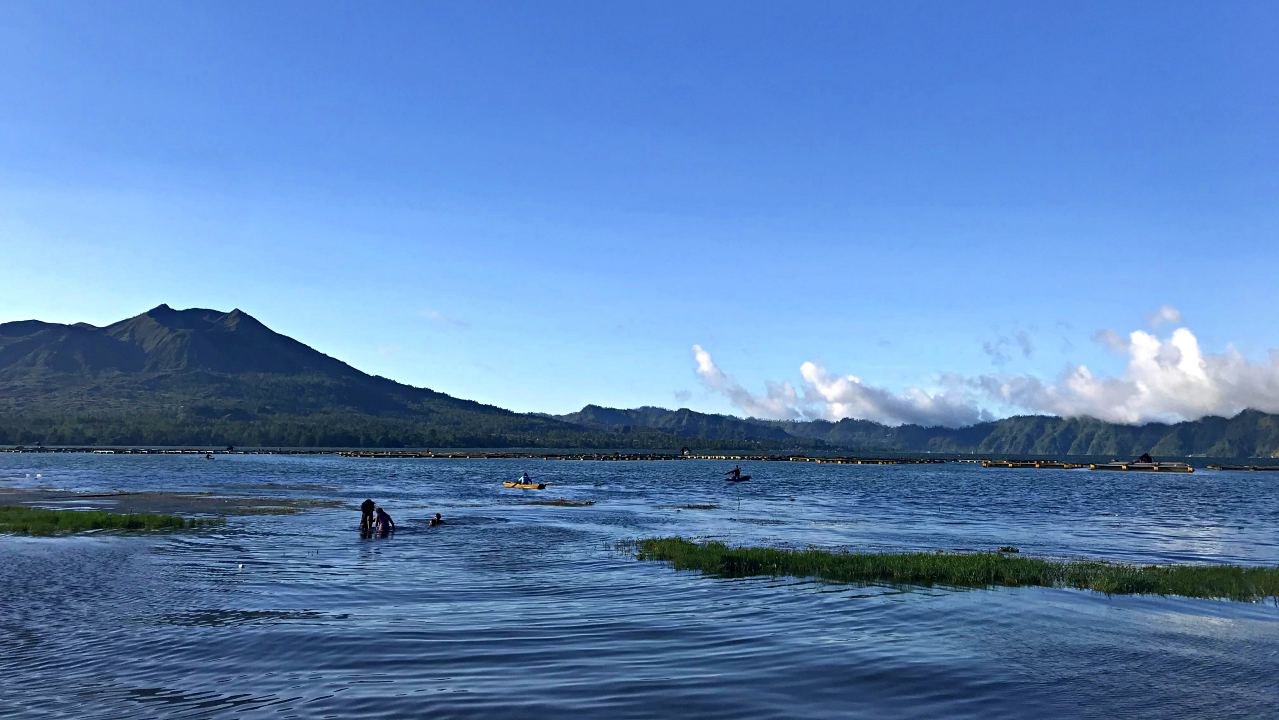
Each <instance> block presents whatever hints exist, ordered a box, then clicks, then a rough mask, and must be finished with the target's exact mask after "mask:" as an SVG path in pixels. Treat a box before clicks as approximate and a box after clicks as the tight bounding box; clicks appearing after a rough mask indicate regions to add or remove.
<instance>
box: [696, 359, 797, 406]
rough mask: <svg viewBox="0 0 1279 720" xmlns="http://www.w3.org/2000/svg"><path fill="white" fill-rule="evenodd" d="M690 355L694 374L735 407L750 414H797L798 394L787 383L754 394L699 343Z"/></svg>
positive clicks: (770, 385) (771, 385)
mask: <svg viewBox="0 0 1279 720" xmlns="http://www.w3.org/2000/svg"><path fill="white" fill-rule="evenodd" d="M693 358H694V359H695V360H697V376H698V377H699V378H701V380H702V383H703V384H704V385H706V387H708V388H710V389H711V390H714V391H715V392H718V393H721V394H723V395H724V396H725V397H727V398H728V399H729V401H730V402H732V403H733V405H734V406H735V407H737V409H739V410H741V411H742V412H744V413H746V414H747V415H749V416H751V417H761V418H777V419H787V420H793V419H797V418H799V417H800V415H801V414H800V412H799V411H798V410H797V409H796V407H795V406H796V402H797V400H798V395H797V393H796V392H795V388H793V387H791V385H790V383H773V382H770V383H768V384H767V386H766V388H767V392H766V394H765V395H763V396H757V395H754V394H752V393H751V392H749V391H748V390H746V389H745V388H743V387H742V386H741V385H738V384H737V382H736V381H734V380H733V379H732V378H730V377H728V376H727V375H725V374H724V373H723V371H721V370H720V369H719V367H718V366H716V365H715V361H714V360H713V359H711V354H710V353H708V352H706V351H705V350H703V349H702V346H701V345H694V346H693Z"/></svg>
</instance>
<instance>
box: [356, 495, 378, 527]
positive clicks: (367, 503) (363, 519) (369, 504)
mask: <svg viewBox="0 0 1279 720" xmlns="http://www.w3.org/2000/svg"><path fill="white" fill-rule="evenodd" d="M376 507H377V504H376V503H374V502H373V501H372V500H371V499H368V498H365V500H364V502H362V503H360V532H362V533H368V532H372V531H373V509H374V508H376Z"/></svg>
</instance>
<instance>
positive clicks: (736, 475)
mask: <svg viewBox="0 0 1279 720" xmlns="http://www.w3.org/2000/svg"><path fill="white" fill-rule="evenodd" d="M725 474H726V475H731V476H732V479H733V480H741V479H742V466H741V465H734V466H733V469H732V470H729V471H728V472H727V473H725Z"/></svg>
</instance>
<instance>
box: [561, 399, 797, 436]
mask: <svg viewBox="0 0 1279 720" xmlns="http://www.w3.org/2000/svg"><path fill="white" fill-rule="evenodd" d="M556 417H558V418H559V419H561V420H564V421H565V422H570V423H573V424H574V425H581V426H584V427H591V428H596V429H600V430H608V431H611V432H621V433H628V432H633V431H635V430H636V429H647V430H657V431H660V432H664V433H670V434H672V435H675V436H678V437H690V438H698V439H701V440H756V441H773V442H787V441H791V442H794V441H795V440H796V439H797V436H794V435H791V434H789V433H787V432H786V430H785V429H783V428H780V427H772V426H770V425H768V424H766V423H762V422H759V421H755V420H744V419H742V418H737V417H733V416H731V415H707V414H706V413H699V412H694V411H692V410H689V409H688V408H681V409H679V410H665V409H663V408H657V407H641V408H635V409H633V410H617V409H614V408H605V407H600V406H598V405H587V406H586V407H584V408H582V409H581V410H578V411H577V412H575V413H569V414H568V415H559V416H556Z"/></svg>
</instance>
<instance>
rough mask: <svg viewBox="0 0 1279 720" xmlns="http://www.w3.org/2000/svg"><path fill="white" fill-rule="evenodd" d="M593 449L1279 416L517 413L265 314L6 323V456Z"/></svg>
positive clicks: (1267, 423) (830, 443) (197, 312)
mask: <svg viewBox="0 0 1279 720" xmlns="http://www.w3.org/2000/svg"><path fill="white" fill-rule="evenodd" d="M35 443H44V444H50V445H52V444H85V445H93V444H102V445H106V444H115V445H119V444H139V445H178V444H223V443H225V444H233V445H256V446H302V447H308V446H328V447H334V446H344V447H353V446H366V447H432V446H437V447H449V446H452V447H481V446H486V447H511V446H527V447H582V448H604V447H607V448H650V449H652V448H663V447H665V448H670V449H678V448H680V447H684V446H691V447H695V448H704V449H717V448H718V449H723V448H734V449H754V450H768V451H850V452H916V453H922V452H933V453H989V454H1025V455H1062V456H1067V455H1113V456H1117V457H1122V456H1136V455H1138V454H1140V453H1141V452H1147V451H1150V452H1152V453H1154V454H1158V455H1164V456H1172V455H1182V456H1188V455H1212V456H1219V457H1259V456H1265V457H1272V456H1279V415H1269V414H1266V413H1263V412H1260V411H1256V410H1245V411H1243V412H1241V413H1239V414H1238V415H1236V416H1234V417H1232V418H1220V417H1206V418H1202V419H1200V420H1195V421H1187V422H1182V423H1172V424H1168V423H1146V424H1143V425H1131V426H1129V425H1117V424H1113V423H1107V422H1104V421H1101V420H1096V419H1092V418H1061V417H1054V416H1046V415H1025V416H1015V417H1011V418H1004V419H1002V420H996V421H990V422H984V423H978V424H975V425H971V426H968V427H963V428H945V427H924V426H920V425H901V426H887V425H882V424H880V423H876V422H873V421H870V420H860V419H853V418H846V419H843V420H839V421H830V420H810V421H783V420H761V419H757V418H740V417H736V416H732V415H719V414H712V413H702V412H698V411H695V410H691V409H689V408H678V409H675V410H669V409H666V408H659V407H653V406H644V407H639V408H631V409H619V408H607V407H602V406H599V405H586V406H585V407H583V408H582V409H581V410H579V411H576V412H573V413H567V414H563V415H549V414H541V413H516V412H513V411H510V410H506V409H503V408H500V407H497V406H494V405H485V404H482V403H478V402H475V401H473V400H466V399H462V398H456V397H452V396H450V395H447V394H445V393H442V392H439V391H436V390H432V389H430V388H421V387H414V386H411V385H406V384H403V383H399V382H396V381H394V380H391V379H389V378H384V377H381V376H377V375H371V374H368V373H365V372H363V371H361V370H359V369H357V368H355V367H352V366H351V365H348V364H347V363H345V362H342V361H341V360H339V359H337V358H334V357H332V356H329V355H327V354H324V353H323V352H320V351H319V350H316V349H314V348H312V347H310V346H308V345H306V344H304V343H302V342H299V341H298V340H295V339H293V338H291V337H288V336H287V335H283V334H281V333H278V332H276V331H274V330H272V329H271V328H269V327H267V326H266V325H265V324H263V323H261V322H260V321H258V320H257V319H256V318H254V317H253V316H252V315H249V314H248V313H246V312H244V311H243V310H240V309H239V308H235V309H233V310H231V311H230V312H222V311H219V310H211V309H206V308H191V309H186V310H176V309H174V308H172V307H170V306H169V305H167V304H161V305H158V306H156V307H154V308H152V309H150V310H148V311H146V312H143V313H140V314H139V315H136V316H134V317H131V318H126V319H124V320H120V321H118V322H115V323H111V324H109V325H106V326H102V327H98V326H94V325H90V324H88V323H74V324H62V323H49V322H44V321H41V320H20V321H14V322H8V323H3V324H0V444H11V445H16V444H35Z"/></svg>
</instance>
